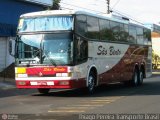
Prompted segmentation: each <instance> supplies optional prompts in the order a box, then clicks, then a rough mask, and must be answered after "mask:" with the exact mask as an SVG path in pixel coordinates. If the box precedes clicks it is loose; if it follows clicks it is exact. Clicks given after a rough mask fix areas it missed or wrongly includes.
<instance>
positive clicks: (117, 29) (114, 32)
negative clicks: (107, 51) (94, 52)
mask: <svg viewBox="0 0 160 120" xmlns="http://www.w3.org/2000/svg"><path fill="white" fill-rule="evenodd" d="M110 25H111V30H112V40H113V41H118V40H119V39H120V38H119V32H120V24H119V23H117V22H110Z"/></svg>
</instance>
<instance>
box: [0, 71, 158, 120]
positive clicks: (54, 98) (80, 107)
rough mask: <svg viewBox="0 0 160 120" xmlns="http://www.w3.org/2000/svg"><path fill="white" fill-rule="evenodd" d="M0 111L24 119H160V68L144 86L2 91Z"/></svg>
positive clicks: (117, 85)
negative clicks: (87, 90)
mask: <svg viewBox="0 0 160 120" xmlns="http://www.w3.org/2000/svg"><path fill="white" fill-rule="evenodd" d="M0 113H1V114H2V117H5V115H7V117H8V118H9V117H10V118H12V119H22V120H25V119H26V120H29V119H30V120H31V119H39V120H41V119H42V120H59V119H64V120H72V119H73V120H76V119H80V120H85V119H87V120H88V119H89V120H91V119H92V120H94V119H100V117H101V119H103V120H104V119H105V120H106V119H107V120H109V119H114V118H115V115H116V117H117V116H118V118H117V119H122V118H124V116H123V117H122V118H120V117H121V116H120V115H121V114H126V115H129V114H132V115H134V114H135V115H139V116H140V115H142V116H140V117H143V115H145V117H146V115H148V114H149V115H150V116H147V117H146V119H147V118H148V120H150V119H151V117H152V118H155V119H160V115H159V114H160V72H158V71H157V72H154V74H153V76H152V77H151V78H147V79H145V80H144V84H143V85H142V86H139V87H128V86H125V85H123V84H114V85H107V86H101V87H98V88H97V90H96V92H95V94H93V95H87V94H84V93H83V91H79V90H76V91H51V92H50V93H49V94H47V95H43V94H39V93H38V92H37V91H36V90H28V89H26V90H18V89H10V90H4V91H0ZM106 115H107V116H106ZM0 117H1V116H0ZM0 119H1V118H0ZM128 119H129V118H127V117H126V119H125V120H128Z"/></svg>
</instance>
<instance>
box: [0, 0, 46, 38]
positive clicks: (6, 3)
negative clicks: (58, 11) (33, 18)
mask: <svg viewBox="0 0 160 120" xmlns="http://www.w3.org/2000/svg"><path fill="white" fill-rule="evenodd" d="M40 10H44V7H43V6H42V5H36V4H31V3H28V2H21V1H17V0H0V16H1V17H0V36H15V35H16V28H17V24H18V19H19V17H20V15H21V14H24V13H27V12H34V11H40Z"/></svg>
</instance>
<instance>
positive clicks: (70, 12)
mask: <svg viewBox="0 0 160 120" xmlns="http://www.w3.org/2000/svg"><path fill="white" fill-rule="evenodd" d="M74 14H84V15H89V16H93V17H98V18H102V19H108V20H111V21H115V22H120V23H125V24H133V25H137V26H141V27H145V26H143V25H140V24H135V23H132V22H131V21H129V20H125V19H123V18H122V19H118V18H115V17H113V16H112V15H111V14H102V15H101V14H94V13H90V12H86V11H75V10H46V11H39V12H31V13H26V14H22V15H21V16H20V17H21V18H22V17H38V16H50V15H74ZM145 28H146V27H145Z"/></svg>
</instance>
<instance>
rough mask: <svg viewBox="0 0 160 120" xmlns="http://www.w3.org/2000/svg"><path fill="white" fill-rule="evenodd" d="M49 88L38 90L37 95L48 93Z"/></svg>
mask: <svg viewBox="0 0 160 120" xmlns="http://www.w3.org/2000/svg"><path fill="white" fill-rule="evenodd" d="M49 90H50V89H49V88H38V91H39V93H42V94H47V93H48V92H49Z"/></svg>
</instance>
